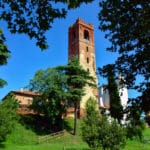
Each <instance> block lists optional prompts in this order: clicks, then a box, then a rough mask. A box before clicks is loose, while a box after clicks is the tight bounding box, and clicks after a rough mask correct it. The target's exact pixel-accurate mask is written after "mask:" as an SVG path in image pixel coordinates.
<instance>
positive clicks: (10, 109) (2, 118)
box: [0, 95, 19, 142]
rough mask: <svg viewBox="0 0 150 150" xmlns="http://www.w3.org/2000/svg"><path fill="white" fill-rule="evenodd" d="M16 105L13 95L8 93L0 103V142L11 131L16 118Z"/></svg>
mask: <svg viewBox="0 0 150 150" xmlns="http://www.w3.org/2000/svg"><path fill="white" fill-rule="evenodd" d="M18 106H19V104H18V102H17V101H16V100H15V99H14V96H13V95H9V96H8V97H7V98H6V99H5V100H4V101H3V102H1V103H0V142H3V141H5V140H6V138H7V136H8V134H10V133H11V132H12V131H13V127H14V125H15V121H16V120H17V119H18V115H17V108H18Z"/></svg>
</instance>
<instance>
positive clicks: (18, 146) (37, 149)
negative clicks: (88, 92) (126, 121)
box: [0, 120, 150, 150]
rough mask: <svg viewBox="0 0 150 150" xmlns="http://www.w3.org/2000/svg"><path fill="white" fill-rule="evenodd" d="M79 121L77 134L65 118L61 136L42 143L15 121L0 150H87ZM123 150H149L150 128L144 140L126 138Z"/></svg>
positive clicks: (69, 121)
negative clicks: (64, 128) (75, 134)
mask: <svg viewBox="0 0 150 150" xmlns="http://www.w3.org/2000/svg"><path fill="white" fill-rule="evenodd" d="M80 124H81V121H79V130H78V135H77V136H73V135H72V133H71V132H72V125H73V121H72V120H67V122H66V125H65V127H66V130H67V131H65V133H64V135H63V136H61V137H57V138H53V139H50V140H48V141H45V142H43V143H40V144H39V143H38V137H42V136H37V135H36V133H35V132H33V131H32V130H31V129H27V128H25V127H24V126H23V125H21V124H19V123H16V126H15V129H14V132H13V133H12V134H11V135H10V136H9V137H8V139H7V141H6V142H5V143H3V144H1V145H0V150H89V148H88V145H87V144H86V143H85V142H84V141H83V140H82V138H81V130H80V126H81V125H80ZM123 150H150V128H147V129H146V130H145V131H144V142H143V143H141V142H139V141H138V140H135V139H134V140H128V141H127V145H126V147H125V148H124V149H123Z"/></svg>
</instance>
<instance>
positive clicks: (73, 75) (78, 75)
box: [59, 57, 96, 135]
mask: <svg viewBox="0 0 150 150" xmlns="http://www.w3.org/2000/svg"><path fill="white" fill-rule="evenodd" d="M59 69H62V70H64V72H65V75H66V77H67V81H66V82H67V99H68V100H69V101H70V102H71V103H72V104H73V106H74V135H76V134H77V111H78V109H79V106H80V102H81V100H82V97H83V96H84V95H85V94H86V93H85V89H84V88H85V86H86V85H88V86H96V85H95V79H94V77H92V76H91V75H90V73H89V71H86V70H84V69H83V67H82V66H81V65H80V64H79V60H78V58H77V57H73V58H72V59H71V60H70V61H69V63H68V65H66V66H60V67H59Z"/></svg>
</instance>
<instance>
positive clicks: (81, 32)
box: [68, 18, 98, 116]
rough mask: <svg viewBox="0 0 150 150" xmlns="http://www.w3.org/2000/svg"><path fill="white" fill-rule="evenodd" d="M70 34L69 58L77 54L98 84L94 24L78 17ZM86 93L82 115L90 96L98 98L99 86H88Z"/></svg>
mask: <svg viewBox="0 0 150 150" xmlns="http://www.w3.org/2000/svg"><path fill="white" fill-rule="evenodd" d="M68 36H69V43H68V60H70V59H71V58H72V57H73V56H77V57H78V59H79V62H80V65H81V66H82V67H83V68H84V69H86V70H88V71H89V72H90V74H91V75H92V76H93V77H94V78H95V81H96V84H97V75H96V63H95V62H96V61H95V46H94V29H93V25H92V24H89V23H85V22H84V21H83V20H81V19H80V18H78V19H77V20H76V22H75V23H74V24H73V25H72V26H70V27H69V33H68ZM85 93H86V95H85V96H84V97H83V98H82V100H81V103H80V116H82V115H83V114H84V109H85V103H86V101H87V100H88V98H89V97H93V98H95V99H96V100H98V89H97V88H91V87H89V86H86V88H85Z"/></svg>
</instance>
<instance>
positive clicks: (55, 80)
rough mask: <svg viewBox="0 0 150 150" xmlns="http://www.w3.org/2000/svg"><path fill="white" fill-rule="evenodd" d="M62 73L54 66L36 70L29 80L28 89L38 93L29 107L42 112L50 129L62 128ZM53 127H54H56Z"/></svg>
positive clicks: (63, 76)
mask: <svg viewBox="0 0 150 150" xmlns="http://www.w3.org/2000/svg"><path fill="white" fill-rule="evenodd" d="M65 81H66V77H65V75H64V73H63V72H62V71H60V70H57V69H56V68H47V69H46V70H38V71H37V72H36V73H35V75H34V77H33V79H32V80H30V83H29V89H31V90H34V91H36V92H37V93H39V95H38V96H35V97H34V99H33V103H32V106H31V108H32V109H33V110H35V111H36V112H38V113H40V114H43V115H44V116H45V117H47V118H48V119H49V120H50V122H51V130H60V129H62V115H63V113H64V111H65V104H64V103H63V102H64V100H65V88H66V87H65V84H66V82H65ZM56 126H57V128H55V129H54V127H56Z"/></svg>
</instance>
